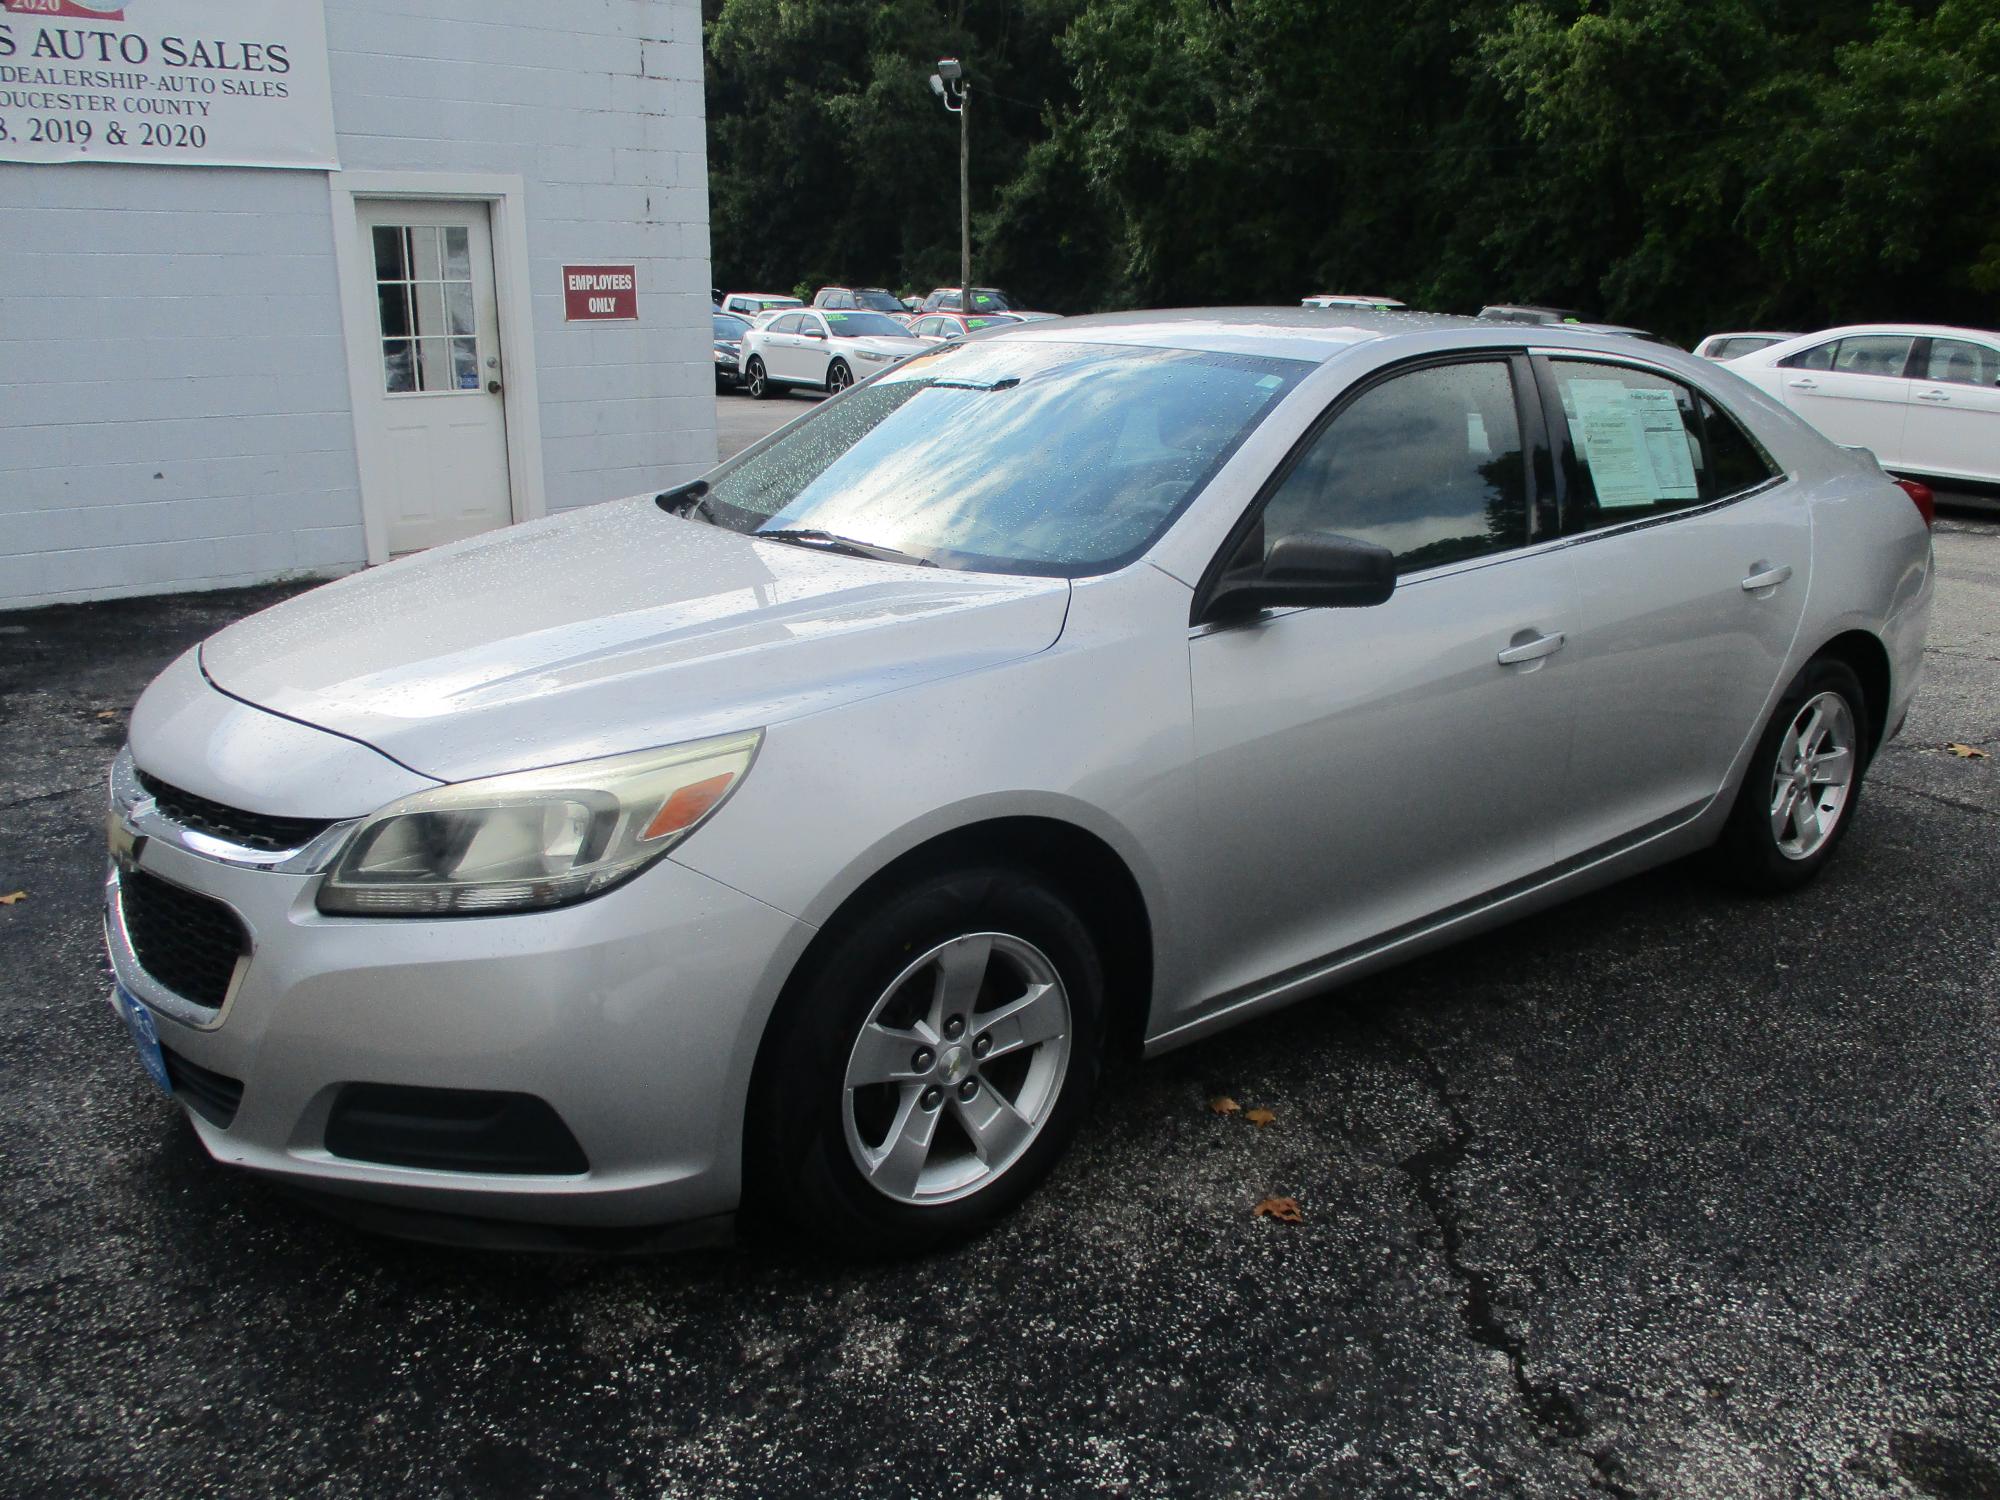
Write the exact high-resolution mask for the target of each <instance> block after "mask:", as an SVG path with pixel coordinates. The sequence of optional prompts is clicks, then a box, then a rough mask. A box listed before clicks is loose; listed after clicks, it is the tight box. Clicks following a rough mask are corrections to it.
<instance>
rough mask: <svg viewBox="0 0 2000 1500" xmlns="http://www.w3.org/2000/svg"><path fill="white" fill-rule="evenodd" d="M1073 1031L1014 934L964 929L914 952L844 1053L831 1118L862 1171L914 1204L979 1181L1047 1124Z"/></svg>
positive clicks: (1036, 953) (1063, 999)
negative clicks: (840, 1088)
mask: <svg viewBox="0 0 2000 1500" xmlns="http://www.w3.org/2000/svg"><path fill="white" fill-rule="evenodd" d="M1073 1037H1074V1026H1073V1023H1072V1019H1071V1015H1070V1003H1069V993H1068V991H1067V990H1066V989H1065V988H1064V986H1063V982H1062V976H1061V975H1060V974H1058V973H1057V971H1056V967H1055V965H1054V964H1053V963H1052V962H1050V960H1049V958H1048V956H1047V955H1046V954H1045V953H1043V952H1042V950H1041V949H1039V948H1037V947H1036V946H1035V945H1034V944H1032V943H1030V942H1028V941H1026V940H1025V939H1023V938H1019V937H1014V936H1011V935H1009V934H1006V933H999V932H976V933H968V934H966V935H964V936H962V937H955V938H952V939H950V940H949V941H947V942H943V943H940V944H938V945H937V946H936V947H934V948H932V949H931V950H930V951H929V952H927V953H924V954H923V955H921V956H920V957H918V958H917V959H915V960H914V961H913V962H911V963H910V964H909V965H907V966H906V967H905V968H904V969H903V971H902V972H901V973H900V974H898V975H897V976H896V977H895V979H894V980H892V981H891V982H890V984H889V985H888V987H887V988H886V989H885V990H883V992H882V994H881V995H880V996H879V997H878V998H877V1000H876V1001H875V1004H874V1006H873V1008H872V1009H871V1010H870V1011H869V1013H868V1019H867V1020H866V1021H864V1022H863V1023H862V1026H861V1033H860V1035H859V1036H858V1037H857V1038H856V1039H855V1043H854V1047H853V1050H852V1051H851V1052H850V1053H849V1055H848V1059H847V1074H846V1079H845V1086H844V1100H843V1105H842V1111H841V1119H842V1124H843V1127H844V1129H845V1133H846V1137H847V1149H848V1152H849V1153H850V1155H851V1156H852V1157H853V1159H854V1164H855V1166H856V1167H857V1168H859V1169H860V1172H861V1176H862V1178H863V1179H864V1180H865V1181H866V1182H867V1183H868V1184H869V1185H870V1186H872V1187H873V1188H874V1189H875V1190H876V1191H877V1192H879V1193H881V1194H883V1195H884V1196H885V1197H888V1198H891V1199H893V1200H895V1201H896V1202H898V1203H909V1204H918V1205H928V1204H936V1203H949V1202H952V1201H954V1200H957V1199H961V1198H965V1197H968V1196H970V1195H971V1194H973V1193H976V1192H978V1191H979V1190H980V1189H982V1188H984V1187H986V1186H988V1185H989V1184H990V1183H992V1182H993V1181H994V1180H995V1179H996V1178H998V1177H999V1176H1000V1175H1001V1174H1002V1173H1004V1172H1006V1171H1007V1169H1008V1168H1009V1167H1011V1166H1013V1164H1014V1163H1015V1162H1017V1161H1018V1160H1020V1158H1021V1155H1022V1153H1023V1152H1025V1151H1026V1150H1027V1149H1028V1147H1029V1146H1030V1145H1031V1144H1033V1142H1034V1140H1035V1138H1036V1136H1038V1135H1039V1134H1040V1133H1041V1130H1042V1127H1043V1126H1044V1125H1046V1124H1047V1123H1048V1120H1049V1116H1050V1115H1051V1114H1052V1113H1053V1112H1054V1110H1055V1106H1056V1101H1057V1099H1058V1098H1059V1097H1060V1096H1061V1094H1062V1085H1063V1078H1064V1075H1065V1074H1066V1073H1067V1071H1068V1069H1069V1061H1070V1051H1071V1045H1072V1041H1073Z"/></svg>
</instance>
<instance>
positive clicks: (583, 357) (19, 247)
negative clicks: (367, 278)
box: [0, 0, 715, 608]
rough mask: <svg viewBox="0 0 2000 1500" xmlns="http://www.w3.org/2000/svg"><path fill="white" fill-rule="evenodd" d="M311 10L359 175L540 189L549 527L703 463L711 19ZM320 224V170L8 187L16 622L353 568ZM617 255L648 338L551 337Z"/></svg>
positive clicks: (6, 451) (4, 472)
mask: <svg viewBox="0 0 2000 1500" xmlns="http://www.w3.org/2000/svg"><path fill="white" fill-rule="evenodd" d="M325 4H326V21H327V42H328V47H329V51H330V60H331V65H332V74H333V89H334V118H335V124H336V127H337V129H338V131H339V138H340V155H341V161H342V163H343V164H344V165H345V166H346V167H349V168H353V169H357V170H371V171H390V172H396V171H405V172H439V171H461V172H482V173H490V172H500V173H510V174H518V175H519V176H521V177H522V178H523V179H524V180H525V184H526V195H525V202H524V205H523V206H524V208H525V220H526V231H527V240H528V255H529V270H528V275H529V277H530V278H531V280H530V290H531V293H532V304H533V309H534V336H535V356H536V366H537V371H538V381H539V391H540V405H541V429H542V446H543V464H544V485H545V490H546V498H547V504H548V508H549V510H550V511H551V512H554V511H559V510H565V509H569V508H572V507H575V506H579V505H587V504H591V503H593V502H596V501H601V500H607V499H611V498H614V497H616V496H619V495H624V494H630V493H632V492H634V491H636V490H640V489H644V488H647V487H649V486H655V485H664V484H671V483H674V482H677V481H678V480H680V479H683V478H687V477H690V476H691V475H693V474H696V473H699V472H701V471H702V470H704V469H706V468H707V467H709V466H710V465H711V464H712V463H713V462H714V461H715V417H714V404H713V400H712V397H711V390H712V385H711V376H710V374H709V371H708V365H709V359H708V354H707V349H708V344H709V338H710V335H709V333H708V316H707V313H708V302H707V296H708V188H707V181H708V176H707V155H706V127H705V124H704V118H703V106H702V94H701V66H702V64H701V22H700V12H699V8H698V5H697V4H696V0H562V3H560V4H550V3H548V0H325ZM331 214H332V209H331V202H330V199H329V196H328V192H327V181H326V175H325V174H324V173H319V172H298V171H279V170H257V169H246V168H184V167H155V166H124V165H111V164H104V165H96V164H93V165H89V166H46V165H37V166H20V165H0V539H3V540H0V608H16V607H21V606H26V605H34V604H43V603H54V602H57V601H62V600H74V599H87V598H106V597H113V596H117V595H123V594H140V593H152V592H160V591H166V590H174V589H190V588H218V587H227V586H230V585H234V584H243V583H251V582H259V581H263V580H266V579H270V578H273V577H280V576H284V575H287V574H295V573H331V572H338V571H342V570H345V569H348V568H352V567H357V566H359V565H360V564H361V563H362V561H363V560H364V556H365V549H364V544H363V539H362V520H361V493H360V479H359V474H358V471H357V468H356V462H355V452H354V429H353V418H352V413H351V409H350V403H349V399H348V390H347V362H346V361H347V356H346V348H345V343H344V340H343V338H342V336H341V320H340V301H339V289H338V285H337V282H336V276H335V269H334V257H333V223H332V217H331ZM607 262H608V263H614V264H622V263H625V262H631V263H634V264H636V265H637V267H638V279H639V296H640V321H639V322H637V323H632V324H594V325H593V324H565V323H564V322H563V303H562V286H561V267H562V266H563V265H564V264H565V263H592V264H601V263H607ZM512 353H513V351H510V357H511V355H512Z"/></svg>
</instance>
